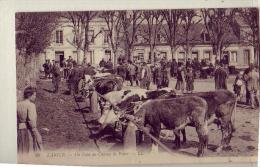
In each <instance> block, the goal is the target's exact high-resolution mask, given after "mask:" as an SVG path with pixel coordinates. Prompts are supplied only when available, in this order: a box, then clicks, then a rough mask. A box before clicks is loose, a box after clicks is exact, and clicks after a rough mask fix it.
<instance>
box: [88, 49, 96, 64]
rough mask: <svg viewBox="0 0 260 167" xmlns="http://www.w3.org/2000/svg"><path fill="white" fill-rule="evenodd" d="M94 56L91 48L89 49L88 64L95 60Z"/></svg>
mask: <svg viewBox="0 0 260 167" xmlns="http://www.w3.org/2000/svg"><path fill="white" fill-rule="evenodd" d="M94 57H95V56H94V51H93V50H91V51H89V58H90V64H93V63H94V62H95V59H94Z"/></svg>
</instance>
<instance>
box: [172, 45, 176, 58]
mask: <svg viewBox="0 0 260 167" xmlns="http://www.w3.org/2000/svg"><path fill="white" fill-rule="evenodd" d="M171 54H172V60H173V59H176V49H175V47H173V46H171ZM176 60H177V59H176Z"/></svg>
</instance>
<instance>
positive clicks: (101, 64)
mask: <svg viewBox="0 0 260 167" xmlns="http://www.w3.org/2000/svg"><path fill="white" fill-rule="evenodd" d="M105 64H106V62H105V60H104V58H103V59H102V60H101V61H100V62H99V67H105Z"/></svg>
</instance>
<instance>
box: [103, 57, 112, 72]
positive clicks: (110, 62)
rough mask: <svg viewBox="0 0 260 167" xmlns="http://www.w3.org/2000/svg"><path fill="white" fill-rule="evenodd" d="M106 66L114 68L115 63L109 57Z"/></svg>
mask: <svg viewBox="0 0 260 167" xmlns="http://www.w3.org/2000/svg"><path fill="white" fill-rule="evenodd" d="M105 68H106V69H109V70H112V69H113V63H112V61H111V59H109V60H108V61H107V62H106V63H105Z"/></svg>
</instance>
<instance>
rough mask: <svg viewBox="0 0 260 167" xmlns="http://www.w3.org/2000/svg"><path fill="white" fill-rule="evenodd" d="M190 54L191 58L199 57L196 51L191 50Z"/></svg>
mask: <svg viewBox="0 0 260 167" xmlns="http://www.w3.org/2000/svg"><path fill="white" fill-rule="evenodd" d="M191 55H192V59H194V58H196V59H198V58H199V54H198V52H192V53H191Z"/></svg>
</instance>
